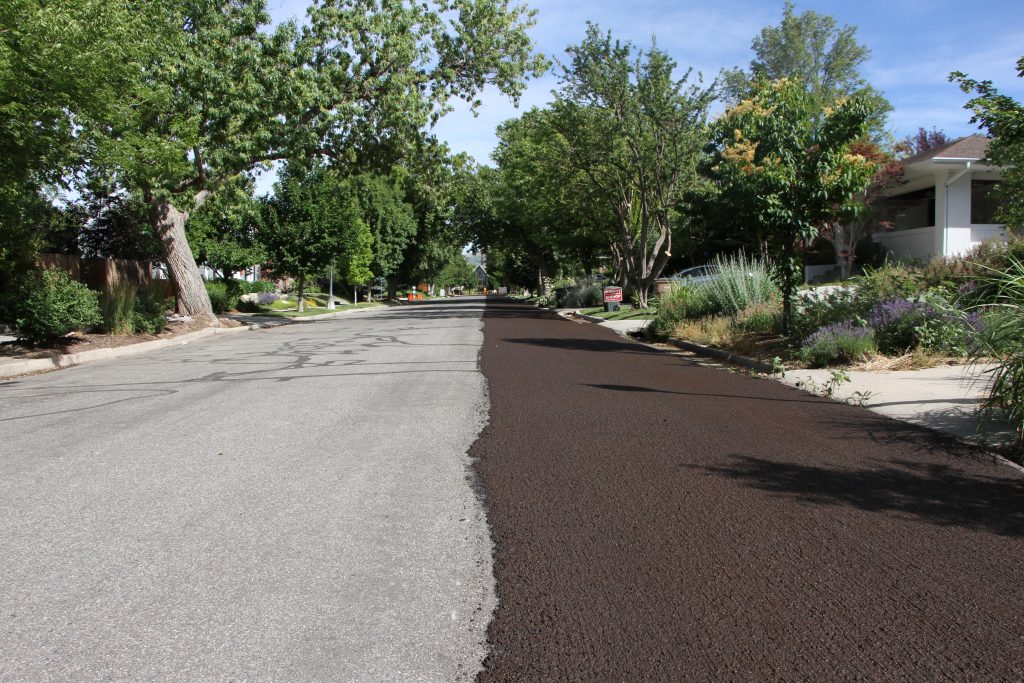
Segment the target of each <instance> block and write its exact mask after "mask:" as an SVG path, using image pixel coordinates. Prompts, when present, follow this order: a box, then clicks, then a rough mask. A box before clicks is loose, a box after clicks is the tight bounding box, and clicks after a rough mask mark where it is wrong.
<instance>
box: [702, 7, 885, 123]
mask: <svg viewBox="0 0 1024 683" xmlns="http://www.w3.org/2000/svg"><path fill="white" fill-rule="evenodd" d="M751 49H753V51H754V59H752V60H751V62H750V66H749V68H748V70H747V71H743V70H741V69H731V70H726V71H724V72H723V74H722V79H723V92H724V94H725V96H726V98H727V99H728V100H729V101H730V102H731V103H732V104H736V103H738V102H740V101H741V100H744V99H746V98H748V97H749V96H750V95H751V93H752V91H753V90H754V88H755V87H756V84H757V83H759V82H763V81H774V80H779V79H782V78H785V79H789V80H794V81H799V82H800V83H802V84H803V86H804V87H805V88H806V89H807V92H808V94H809V96H810V99H811V106H810V109H811V111H812V112H813V115H814V116H819V115H820V113H821V112H823V111H824V109H825V107H828V106H831V105H833V104H834V103H835V102H836V101H838V100H839V99H841V98H844V97H848V96H850V95H853V94H855V93H856V94H857V95H858V96H859V97H860V98H861V99H862V100H863V101H864V102H865V103H866V105H867V107H868V109H869V110H870V116H869V122H870V127H871V129H872V130H873V131H875V132H879V133H880V132H881V130H882V126H883V124H884V123H885V117H886V114H888V112H889V111H891V110H892V106H891V105H890V104H889V102H888V101H886V99H885V98H884V97H883V96H882V95H881V93H879V92H878V91H876V90H875V89H874V88H872V87H871V86H870V85H868V84H867V83H866V82H865V80H864V79H863V78H862V77H861V75H860V71H859V69H860V66H861V64H863V63H864V62H866V61H867V60H868V57H870V56H871V51H870V50H869V49H868V48H867V47H865V46H863V45H861V44H860V43H858V42H857V29H856V27H853V26H843V27H841V28H840V27H839V26H838V25H837V23H836V20H835V18H834V17H830V16H827V15H822V14H818V13H817V12H814V11H810V10H808V11H806V12H803V13H802V14H796V11H795V7H794V5H793V2H792V0H786V3H785V5H784V6H783V9H782V21H781V22H780V23H779V25H778V26H766V27H765V28H763V29H761V33H760V35H759V36H757V37H756V38H754V40H753V43H752V45H751Z"/></svg>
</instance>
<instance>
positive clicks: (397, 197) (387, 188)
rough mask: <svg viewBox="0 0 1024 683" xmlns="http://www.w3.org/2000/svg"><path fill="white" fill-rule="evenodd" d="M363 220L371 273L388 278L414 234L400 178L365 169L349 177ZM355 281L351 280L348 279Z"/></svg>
mask: <svg viewBox="0 0 1024 683" xmlns="http://www.w3.org/2000/svg"><path fill="white" fill-rule="evenodd" d="M352 182H353V186H354V188H355V192H356V195H357V197H358V201H359V206H360V210H361V212H362V216H363V222H364V223H365V224H366V226H368V228H369V231H370V237H371V254H372V259H371V261H370V263H369V264H367V265H368V268H369V270H370V271H372V272H371V274H370V275H369V276H367V277H365V278H363V279H362V280H360V282H366V281H368V280H369V279H370V278H371V277H373V276H377V277H383V278H390V277H392V276H393V275H394V274H395V273H396V272H397V270H398V268H399V267H400V266H401V265H402V259H403V258H404V253H405V248H406V247H407V246H408V245H409V243H410V242H411V241H412V240H413V238H415V236H416V229H417V225H416V217H415V215H414V214H413V208H412V206H411V205H410V204H407V203H406V202H405V190H404V188H403V187H402V180H401V178H394V177H390V176H382V175H377V174H372V173H366V174H362V175H359V176H356V177H355V178H354V179H353V181H352ZM349 284H355V283H349Z"/></svg>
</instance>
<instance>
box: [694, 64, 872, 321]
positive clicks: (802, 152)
mask: <svg viewBox="0 0 1024 683" xmlns="http://www.w3.org/2000/svg"><path fill="white" fill-rule="evenodd" d="M816 107H817V101H816V100H815V98H814V97H813V94H812V93H810V92H808V91H807V89H806V88H804V87H803V84H802V83H800V82H799V81H795V80H794V81H789V80H777V81H761V82H759V83H758V84H757V85H756V86H755V88H754V94H753V96H752V97H750V98H749V99H745V100H743V101H741V102H740V103H739V104H737V105H735V106H734V107H731V108H730V109H728V110H727V111H726V112H725V114H724V115H723V116H722V118H721V119H719V121H718V124H717V126H716V136H715V148H714V153H713V156H712V159H711V162H710V165H709V168H708V172H709V173H710V174H711V177H712V178H713V179H714V180H715V181H716V184H717V186H718V188H719V191H720V200H721V201H722V202H724V203H726V204H727V205H728V207H729V210H730V212H731V213H732V214H733V215H734V217H735V221H736V227H737V229H749V230H751V231H753V235H754V236H755V237H756V239H757V240H758V241H761V242H763V243H764V244H765V245H766V246H767V248H768V251H770V252H771V253H772V255H773V257H774V262H775V266H776V268H777V269H778V275H779V280H780V284H781V286H782V290H783V315H784V320H785V325H786V329H787V331H788V326H789V322H790V319H791V310H792V305H791V303H792V297H793V295H794V293H795V291H796V287H797V285H798V284H800V283H801V282H802V281H803V277H802V265H803V264H802V262H801V260H800V256H799V251H798V245H799V244H800V243H801V242H808V241H810V240H812V239H814V238H815V237H816V236H817V235H818V233H819V231H820V230H821V229H822V228H823V227H824V226H826V225H827V224H828V223H830V222H837V221H838V222H848V221H852V220H853V219H855V218H857V217H858V214H859V213H860V212H861V211H863V208H864V207H863V204H862V203H861V202H859V201H858V194H859V193H860V192H862V191H863V190H864V188H865V187H867V185H868V183H869V182H870V180H871V178H872V176H873V175H874V173H875V164H873V163H872V162H871V161H870V160H869V159H867V158H866V157H864V156H862V155H860V154H856V153H853V152H851V149H850V147H851V145H853V144H854V143H855V142H857V141H858V140H860V139H861V138H862V137H863V136H864V133H865V131H866V130H867V126H868V121H869V119H870V116H871V104H870V102H869V101H867V100H865V99H863V98H861V97H858V96H854V97H851V98H850V99H848V100H845V101H842V102H840V103H839V104H837V106H835V107H834V108H827V109H826V110H825V111H824V112H823V115H822V116H821V117H816V116H814V112H815V111H816Z"/></svg>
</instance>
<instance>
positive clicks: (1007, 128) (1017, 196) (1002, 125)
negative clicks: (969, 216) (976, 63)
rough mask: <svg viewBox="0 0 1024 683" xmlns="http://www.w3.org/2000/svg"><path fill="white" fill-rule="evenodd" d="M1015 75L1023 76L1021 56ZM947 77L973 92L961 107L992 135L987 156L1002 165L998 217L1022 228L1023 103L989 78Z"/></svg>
mask: <svg viewBox="0 0 1024 683" xmlns="http://www.w3.org/2000/svg"><path fill="white" fill-rule="evenodd" d="M1017 76H1018V78H1024V57H1021V58H1020V59H1019V60H1018V61H1017ZM949 78H950V80H951V81H955V82H957V83H959V85H960V88H961V89H962V90H963V91H964V92H965V93H970V94H973V95H974V97H972V98H971V99H970V101H968V102H967V104H966V105H964V106H965V108H967V109H970V110H971V111H972V112H973V113H974V116H973V117H972V118H971V122H972V123H977V124H978V126H979V127H981V128H984V129H985V130H986V131H988V133H989V135H991V136H992V141H991V143H989V147H988V159H989V160H990V161H991V162H992V163H994V164H998V165H999V166H1002V167H1003V182H1002V184H1001V186H1000V188H999V195H1000V197H1001V198H1002V199H1003V205H1002V207H1001V208H1000V211H999V220H1001V221H1003V222H1005V223H1006V224H1007V225H1009V226H1011V227H1012V228H1016V229H1018V230H1020V229H1021V228H1024V105H1022V104H1021V103H1020V102H1018V101H1016V100H1015V99H1013V98H1012V97H1010V96H1009V95H1004V94H1002V93H1000V92H999V90H998V89H997V88H996V87H995V86H994V85H993V84H992V81H978V80H975V79H973V78H970V77H968V76H967V75H966V74H964V73H961V72H954V73H952V74H950V77H949Z"/></svg>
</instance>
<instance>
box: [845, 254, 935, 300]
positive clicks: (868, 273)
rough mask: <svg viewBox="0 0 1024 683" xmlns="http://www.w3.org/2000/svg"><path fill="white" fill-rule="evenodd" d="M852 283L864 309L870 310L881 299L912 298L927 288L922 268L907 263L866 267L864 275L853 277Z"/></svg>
mask: <svg viewBox="0 0 1024 683" xmlns="http://www.w3.org/2000/svg"><path fill="white" fill-rule="evenodd" d="M852 283H853V285H854V286H855V287H856V292H857V294H856V300H857V303H858V304H859V308H860V309H861V310H862V311H867V310H870V309H871V308H873V307H874V306H875V305H876V304H878V303H879V302H881V301H888V300H890V299H911V298H913V297H915V296H918V295H920V294H922V293H924V291H925V290H926V289H927V286H926V285H925V282H924V278H923V277H922V275H921V271H920V269H918V268H913V267H911V266H908V265H905V264H890V265H886V266H883V267H881V268H878V269H873V268H866V269H865V270H864V274H863V275H858V276H857V277H855V278H852Z"/></svg>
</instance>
